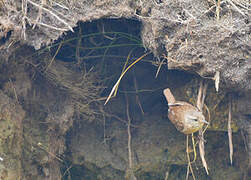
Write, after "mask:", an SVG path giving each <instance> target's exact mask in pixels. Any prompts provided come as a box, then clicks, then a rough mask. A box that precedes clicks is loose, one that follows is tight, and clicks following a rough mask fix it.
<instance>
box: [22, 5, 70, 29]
mask: <svg viewBox="0 0 251 180" xmlns="http://www.w3.org/2000/svg"><path fill="white" fill-rule="evenodd" d="M27 1H28V2H29V3H31V4H32V5H34V6H36V7H38V8H42V9H43V10H44V11H46V12H48V13H50V14H51V15H52V16H54V17H55V18H56V19H58V20H59V21H60V22H62V23H63V24H65V25H66V26H67V27H68V28H69V29H70V30H71V31H72V32H74V31H73V29H72V27H71V26H70V25H69V24H68V23H67V22H65V21H64V20H63V19H61V18H60V17H58V15H56V14H55V13H54V12H52V11H51V10H49V9H46V8H45V7H42V6H41V5H39V4H37V3H35V2H33V1H31V0H27Z"/></svg>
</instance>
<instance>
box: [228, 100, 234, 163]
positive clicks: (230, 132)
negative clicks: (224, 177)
mask: <svg viewBox="0 0 251 180" xmlns="http://www.w3.org/2000/svg"><path fill="white" fill-rule="evenodd" d="M231 121H232V99H231V95H229V102H228V125H227V132H228V142H229V157H230V162H231V165H232V163H233V141H232V129H231Z"/></svg>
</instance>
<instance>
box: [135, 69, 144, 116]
mask: <svg viewBox="0 0 251 180" xmlns="http://www.w3.org/2000/svg"><path fill="white" fill-rule="evenodd" d="M133 74H134V76H133V82H134V88H135V91H136V94H135V96H136V102H137V104H138V105H139V108H140V111H141V113H142V115H144V114H145V112H144V109H143V107H142V104H141V102H140V98H139V94H138V84H137V80H136V76H135V71H133Z"/></svg>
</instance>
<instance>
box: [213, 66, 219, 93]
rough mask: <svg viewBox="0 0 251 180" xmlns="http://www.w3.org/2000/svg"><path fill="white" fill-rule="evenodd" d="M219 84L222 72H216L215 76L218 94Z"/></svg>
mask: <svg viewBox="0 0 251 180" xmlns="http://www.w3.org/2000/svg"><path fill="white" fill-rule="evenodd" d="M219 84H220V72H219V71H216V73H215V75H214V85H215V89H216V92H218V91H219Z"/></svg>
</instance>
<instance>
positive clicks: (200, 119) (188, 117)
mask: <svg viewBox="0 0 251 180" xmlns="http://www.w3.org/2000/svg"><path fill="white" fill-rule="evenodd" d="M163 93H164V95H165V97H166V100H167V102H168V107H169V109H168V118H169V119H170V121H171V122H172V123H173V124H174V125H175V127H176V128H177V129H178V130H179V131H180V132H182V133H184V134H192V133H194V132H196V131H198V130H200V129H201V128H202V126H203V124H204V123H206V124H208V122H207V121H206V120H205V117H204V115H203V114H202V112H201V111H199V109H198V108H196V107H195V106H193V105H191V104H189V103H187V102H184V101H176V100H175V98H174V96H173V94H172V92H171V91H170V89H169V88H167V89H165V90H164V92H163Z"/></svg>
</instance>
